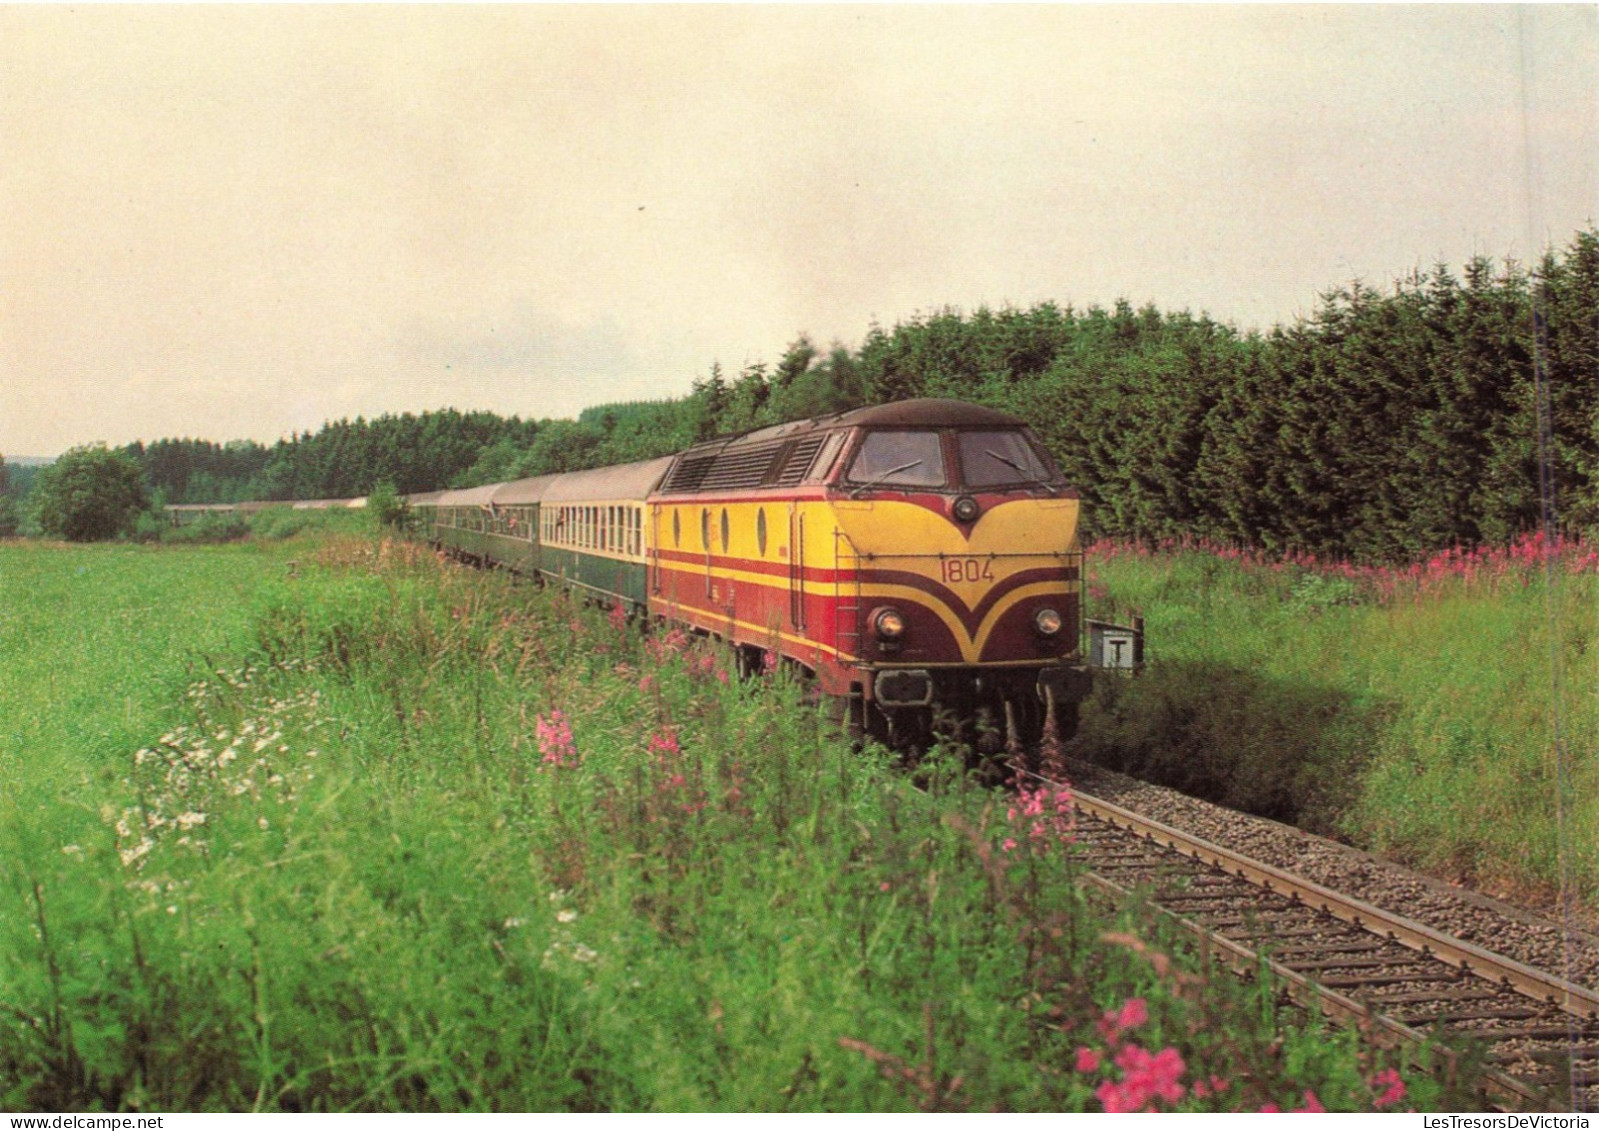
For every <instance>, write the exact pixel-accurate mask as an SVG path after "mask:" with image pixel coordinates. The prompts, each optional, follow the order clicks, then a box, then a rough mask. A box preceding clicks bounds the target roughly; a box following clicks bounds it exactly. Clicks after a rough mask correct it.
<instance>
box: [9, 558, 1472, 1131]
mask: <svg viewBox="0 0 1599 1131" xmlns="http://www.w3.org/2000/svg"><path fill="white" fill-rule="evenodd" d="M0 555H3V556H4V560H3V561H0V576H17V575H18V574H17V573H14V572H12V571H13V570H14V569H15V570H20V571H25V572H26V574H27V576H28V579H29V585H30V592H32V593H34V594H35V600H34V602H33V603H32V604H31V605H29V606H27V608H26V610H25V614H26V615H21V614H16V613H8V614H7V615H8V616H11V617H12V618H13V620H12V622H10V623H11V624H12V625H13V627H15V628H16V630H17V633H16V634H13V635H10V636H8V637H5V638H0V639H5V640H7V641H10V640H18V641H19V642H20V643H22V644H25V647H21V648H18V651H17V653H16V655H15V656H8V658H9V659H15V660H16V661H17V663H18V665H19V669H20V670H24V671H28V672H31V673H33V674H32V677H31V678H32V679H34V680H38V681H50V682H51V689H50V693H49V695H48V697H46V696H44V695H43V694H41V692H40V691H39V689H38V687H36V686H35V685H34V684H33V683H32V682H30V683H27V684H20V685H19V684H16V683H13V682H7V683H3V684H0V717H4V718H16V717H21V716H19V715H17V714H16V713H15V712H17V711H19V710H24V709H25V710H26V711H29V712H35V713H37V712H41V711H44V710H47V709H48V710H59V711H62V712H66V711H70V712H72V720H71V726H67V727H63V726H61V725H59V721H57V720H54V719H53V718H51V719H46V718H43V716H41V722H40V723H39V725H37V726H33V725H32V724H29V725H30V729H29V730H28V732H27V733H28V734H29V735H31V736H32V738H33V748H32V749H30V750H29V751H27V753H28V754H29V755H31V758H30V757H22V756H20V754H21V753H22V752H21V751H19V750H17V749H15V748H14V747H11V746H8V747H7V748H6V750H5V757H6V759H7V761H6V765H7V767H8V769H10V770H13V771H15V776H14V781H15V782H16V786H15V789H14V790H12V791H9V792H7V793H6V794H5V795H4V797H3V798H0V819H3V820H0V836H3V838H4V849H5V851H4V852H3V853H0V947H3V958H4V960H3V961H0V1107H5V1108H7V1109H12V1110H16V1109H22V1110H29V1109H33V1110H101V1109H104V1110H115V1109H130V1110H131V1109H153V1110H169V1111H171V1110H212V1109H225V1110H263V1111H266V1110H271V1111H302V1110H404V1111H441V1110H448V1111H455V1110H573V1111H595V1110H664V1111H685V1110H797V1111H822V1110H918V1109H924V1110H935V1109H936V1110H962V1111H967V1110H969V1111H986V1110H1039V1111H1042V1110H1064V1111H1075V1110H1087V1111H1098V1110H1109V1109H1113V1108H1130V1109H1137V1110H1142V1109H1143V1108H1146V1107H1154V1108H1156V1109H1157V1110H1196V1111H1197V1110H1204V1111H1233V1110H1248V1111H1253V1110H1257V1109H1259V1108H1261V1107H1264V1106H1267V1105H1269V1104H1274V1105H1276V1106H1278V1107H1279V1108H1281V1109H1283V1110H1289V1109H1291V1108H1295V1107H1302V1106H1306V1099H1305V1097H1306V1095H1307V1094H1310V1095H1313V1096H1314V1097H1315V1098H1316V1101H1317V1102H1318V1103H1320V1104H1322V1105H1325V1106H1326V1107H1328V1108H1334V1109H1336V1108H1339V1107H1343V1108H1363V1109H1371V1108H1375V1107H1384V1108H1391V1107H1392V1106H1394V1105H1396V1104H1400V1103H1401V1102H1402V1103H1404V1104H1414V1105H1416V1106H1418V1107H1422V1108H1425V1107H1426V1106H1428V1105H1430V1104H1440V1103H1443V1104H1447V1106H1449V1107H1450V1109H1451V1110H1456V1109H1458V1107H1459V1106H1460V1105H1461V1104H1462V1103H1468V1102H1469V1100H1465V1099H1463V1098H1462V1097H1458V1096H1448V1097H1445V1096H1444V1094H1443V1093H1441V1092H1440V1085H1438V1084H1437V1083H1436V1082H1435V1081H1434V1080H1433V1079H1432V1078H1431V1077H1430V1076H1428V1075H1426V1074H1425V1073H1418V1072H1417V1071H1416V1070H1414V1069H1412V1068H1409V1067H1407V1066H1405V1065H1403V1064H1400V1063H1398V1062H1392V1061H1386V1060H1381V1059H1374V1057H1376V1054H1373V1053H1370V1052H1369V1051H1365V1050H1364V1049H1363V1046H1362V1045H1361V1043H1360V1042H1359V1040H1358V1039H1357V1038H1356V1036H1355V1035H1353V1034H1346V1033H1339V1032H1329V1031H1327V1030H1326V1028H1325V1027H1324V1026H1322V1025H1321V1024H1320V1023H1319V1022H1318V1021H1317V1020H1316V1019H1314V1018H1308V1019H1307V1018H1302V1017H1296V1016H1295V1015H1292V1014H1283V1013H1280V1012H1279V1010H1278V1008H1277V1006H1276V1004H1275V1002H1276V999H1275V995H1274V991H1273V990H1272V989H1271V987H1270V986H1269V985H1268V984H1266V983H1264V982H1261V983H1258V984H1256V985H1253V986H1246V985H1243V984H1240V983H1238V982H1237V981H1236V980H1234V979H1233V978H1231V977H1230V976H1227V977H1223V976H1219V975H1215V974H1214V972H1212V971H1209V970H1206V969H1205V968H1204V967H1203V966H1200V965H1196V964H1195V961H1194V960H1193V959H1191V958H1189V957H1186V956H1185V955H1184V953H1183V952H1182V951H1181V949H1180V948H1179V947H1178V944H1176V943H1175V942H1174V941H1172V940H1170V939H1168V938H1167V937H1166V936H1165V935H1164V933H1163V929H1162V928H1161V927H1160V926H1159V924H1158V922H1157V921H1156V920H1153V919H1150V918H1149V917H1147V916H1146V914H1145V913H1144V912H1143V911H1142V910H1140V909H1139V908H1137V907H1132V908H1114V907H1110V908H1107V907H1101V906H1098V905H1094V904H1091V903H1090V902H1088V901H1087V900H1086V899H1085V897H1084V895H1083V894H1082V891H1081V890H1080V887H1079V885H1078V884H1077V882H1076V877H1077V874H1078V873H1077V869H1078V867H1079V864H1078V862H1077V851H1076V849H1075V848H1074V846H1073V841H1072V837H1073V830H1072V827H1071V822H1070V819H1069V810H1067V809H1066V808H1064V794H1065V792H1066V790H1067V789H1068V787H1067V785H1066V784H1065V782H1064V780H1063V779H1058V774H1059V763H1058V761H1057V762H1056V763H1052V764H1050V765H1048V766H1046V767H1045V769H1046V770H1047V771H1048V773H1050V774H1054V775H1057V777H1056V778H1051V779H1050V780H1048V781H1038V780H1035V779H1028V780H1029V781H1031V782H1032V784H1031V785H1030V786H1029V792H1028V793H1027V794H1025V795H1024V794H1021V793H1007V792H1003V791H996V790H995V789H993V788H991V787H990V786H988V785H986V784H984V783H983V781H981V780H979V779H978V778H976V777H975V776H974V775H973V774H971V773H970V772H969V771H968V768H967V765H968V762H967V752H965V751H963V750H960V749H956V748H953V747H948V746H941V747H935V749H933V750H932V751H930V752H929V753H928V755H927V756H926V758H925V759H924V760H923V761H922V763H921V765H920V766H919V767H917V772H916V773H915V774H907V773H906V772H905V771H904V768H903V767H902V766H900V765H899V764H897V762H896V760H895V759H894V758H893V757H891V756H890V755H889V754H888V753H887V752H886V751H883V750H881V749H878V748H876V747H872V746H869V747H867V748H866V749H865V750H859V751H857V750H855V749H852V747H851V745H850V743H849V742H848V740H847V739H846V738H844V737H842V736H840V735H838V734H837V733H835V728H834V727H833V726H832V725H831V724H830V723H829V721H828V719H827V715H826V712H825V711H820V710H818V709H817V708H816V707H814V706H811V705H808V703H807V694H806V692H807V689H806V687H805V686H804V683H803V681H802V680H801V679H800V678H799V677H798V676H797V675H796V673H794V672H793V671H791V670H790V669H789V667H788V665H786V664H772V665H765V666H763V665H759V664H756V665H751V666H753V667H755V668H756V669H757V670H756V671H754V672H752V673H750V675H749V676H748V677H746V678H744V679H740V678H738V677H737V676H736V675H735V674H734V672H735V670H736V669H735V665H734V658H733V657H732V656H731V655H730V654H729V653H728V652H726V651H725V650H723V649H721V648H719V647H716V646H714V645H713V644H711V643H710V642H708V641H706V640H703V639H699V638H696V637H694V636H692V635H691V634H689V633H686V632H683V631H682V630H680V629H674V628H671V627H668V626H660V625H657V626H645V625H642V624H641V623H639V621H638V619H637V618H633V619H632V620H631V621H630V619H629V617H628V616H627V615H626V612H625V611H624V612H621V613H618V612H616V611H615V610H605V609H589V608H585V607H583V606H582V604H581V603H579V602H576V601H574V600H573V599H571V598H570V597H568V596H566V595H564V594H562V593H559V592H555V591H552V590H543V589H540V588H539V587H537V586H534V585H532V584H530V583H527V582H525V581H523V582H519V581H517V580H515V579H512V578H509V577H506V576H504V575H494V574H485V573H480V572H476V571H472V570H467V569H463V568H459V567H456V566H454V565H451V564H449V563H446V562H444V561H441V560H440V559H438V558H437V557H435V556H434V555H433V554H431V553H429V552H426V551H425V550H422V549H419V548H418V547H416V546H412V545H407V544H405V543H400V542H393V541H389V540H386V539H374V538H372V537H365V538H360V537H337V538H327V537H324V538H322V539H320V540H318V541H311V542H307V541H303V540H301V541H296V540H293V539H291V540H289V541H287V542H284V543H271V544H257V545H256V546H254V547H224V548H206V549H198V548H174V547H167V548H160V547H152V548H148V549H144V550H139V551H135V552H124V553H121V554H118V555H107V554H102V553H100V552H98V551H97V550H96V549H95V548H88V549H77V548H63V549H60V550H56V551H52V552H51V553H49V554H43V553H40V552H38V551H36V550H32V549H29V550H20V551H19V550H14V549H12V548H11V547H9V546H7V547H0ZM290 559H292V560H293V562H294V563H295V564H294V566H293V567H292V568H290V567H289V562H290ZM86 565H87V566H88V567H92V568H93V569H94V570H95V571H96V572H97V573H98V574H99V576H98V577H97V581H98V582H99V584H100V586H101V587H102V589H103V590H104V591H105V592H106V593H108V594H110V595H111V598H112V599H115V600H118V601H123V602H126V601H128V599H129V594H130V593H133V592H137V593H139V594H140V595H141V596H140V599H139V601H138V602H137V607H138V608H140V609H141V610H142V615H141V617H140V618H137V619H134V618H129V619H127V620H126V621H124V620H122V619H121V618H119V617H117V616H114V615H112V613H113V611H114V607H113V606H107V605H104V604H98V603H97V602H96V600H95V599H94V598H93V596H92V592H91V591H88V590H85V589H83V588H82V587H80V586H78V585H76V584H75V583H74V582H75V579H76V577H77V575H75V574H74V572H73V571H74V570H78V569H82V568H85V567H86ZM219 576H225V577H226V578H227V581H228V583H227V584H220V583H218V582H217V580H216V578H218V577H219ZM162 618H174V620H175V622H176V623H180V624H183V625H199V626H208V627H206V628H205V635H204V637H203V639H204V646H203V648H199V649H193V650H190V651H188V652H185V651H184V649H183V648H182V647H181V646H176V647H170V649H169V650H168V651H152V650H151V649H149V648H138V647H127V648H125V647H123V646H122V645H121V644H120V643H119V642H118V641H116V640H113V641H111V642H109V643H105V644H102V645H100V648H99V653H98V654H103V655H105V656H110V657H114V658H115V661H116V665H115V667H114V668H108V667H107V666H105V664H104V663H102V664H99V665H95V664H87V663H86V664H81V665H65V666H61V665H54V666H50V667H48V669H47V668H45V667H42V666H40V665H39V663H38V661H37V657H41V656H45V655H49V654H50V650H51V649H57V650H61V649H66V650H67V651H68V652H70V651H71V642H72V641H74V640H77V639H79V638H80V637H84V638H88V637H93V636H95V635H96V634H99V636H100V637H101V638H103V637H104V634H105V626H106V625H107V624H108V623H111V624H113V625H120V626H122V628H121V631H124V632H127V633H131V634H133V637H134V638H135V639H136V640H139V641H143V642H145V643H147V644H153V643H155V642H157V641H158V640H159V641H162V642H163V643H165V644H168V645H170V644H171V642H170V641H168V640H167V638H166V637H164V636H162V632H163V631H165V630H163V629H161V627H160V625H161V623H162ZM213 618H214V619H213ZM113 635H114V634H113ZM0 646H5V647H17V645H16V644H10V643H7V644H4V645H0ZM165 656H172V657H175V658H173V659H171V660H170V662H168V661H167V660H164V659H160V658H155V659H152V657H165ZM30 663H31V664H33V666H32V667H30V666H29V664H30ZM141 680H154V681H155V687H156V688H157V689H159V690H161V691H162V695H150V694H146V693H145V692H144V691H143V690H141V691H140V692H139V694H138V696H137V697H135V696H134V694H133V693H132V692H131V691H130V693H129V694H128V695H126V696H118V695H115V694H107V691H108V689H110V688H115V687H121V686H127V687H129V688H140V689H143V688H145V687H146V684H145V683H142V682H141ZM52 705H58V706H52ZM29 717H32V716H29ZM64 718H65V716H63V719H64ZM96 732H103V735H104V737H103V738H102V739H101V740H100V741H98V742H79V741H77V740H76V738H75V736H80V735H86V734H93V733H96ZM5 741H7V742H8V743H11V742H14V741H15V740H14V739H13V738H10V737H7V738H6V739H5ZM1057 779H1058V780H1057ZM1135 1001H1136V1002H1138V1003H1140V1004H1137V1005H1133V1004H1131V1003H1133V1002H1135ZM1107 1014H1113V1015H1114V1017H1115V1018H1116V1020H1115V1023H1114V1025H1113V1026H1109V1025H1108V1023H1107V1022H1106V1021H1105V1018H1106V1015H1107ZM1379 1100H1381V1103H1379Z"/></svg>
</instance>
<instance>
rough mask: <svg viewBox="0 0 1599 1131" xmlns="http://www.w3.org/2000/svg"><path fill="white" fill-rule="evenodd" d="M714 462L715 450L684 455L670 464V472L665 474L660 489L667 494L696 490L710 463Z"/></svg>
mask: <svg viewBox="0 0 1599 1131" xmlns="http://www.w3.org/2000/svg"><path fill="white" fill-rule="evenodd" d="M715 462H716V453H715V452H712V453H710V454H709V455H703V456H684V457H683V458H682V459H680V460H678V461H677V462H676V463H675V464H673V465H672V474H671V475H669V476H667V478H666V482H665V483H663V484H662V485H661V490H662V491H664V492H665V493H666V494H668V495H675V494H677V493H678V492H682V491H698V490H699V489H700V484H701V483H703V482H705V476H706V473H707V472H709V471H710V470H711V465H712V464H713V463H715Z"/></svg>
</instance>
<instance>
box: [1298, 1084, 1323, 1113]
mask: <svg viewBox="0 0 1599 1131" xmlns="http://www.w3.org/2000/svg"><path fill="white" fill-rule="evenodd" d="M1326 1110H1327V1109H1326V1108H1324V1107H1322V1106H1321V1101H1320V1100H1318V1099H1317V1098H1316V1093H1315V1092H1312V1091H1310V1090H1308V1089H1307V1090H1306V1091H1305V1106H1304V1107H1296V1108H1294V1111H1296V1112H1302V1113H1303V1112H1310V1113H1315V1112H1325V1111H1326Z"/></svg>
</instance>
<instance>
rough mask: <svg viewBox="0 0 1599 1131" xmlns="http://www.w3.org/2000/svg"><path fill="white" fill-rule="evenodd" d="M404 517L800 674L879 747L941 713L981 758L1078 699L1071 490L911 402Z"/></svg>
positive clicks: (1000, 433)
mask: <svg viewBox="0 0 1599 1131" xmlns="http://www.w3.org/2000/svg"><path fill="white" fill-rule="evenodd" d="M409 501H410V503H411V506H412V508H413V512H414V514H415V515H416V516H417V519H418V529H419V531H420V532H421V534H422V536H423V537H425V538H427V539H429V540H430V541H432V542H434V543H435V544H437V545H438V546H440V547H442V548H444V549H446V550H447V551H449V552H451V553H453V554H455V555H457V556H459V557H462V558H464V559H468V560H471V561H475V562H479V563H482V564H493V565H497V566H502V567H505V568H508V569H512V570H516V571H518V572H519V573H523V574H526V575H529V576H532V577H536V578H540V579H542V580H546V581H551V582H558V583H560V584H564V585H567V586H571V587H574V588H576V589H578V590H581V591H583V592H584V593H586V594H588V595H590V596H592V597H594V598H596V599H597V600H599V601H601V602H604V603H607V604H617V603H620V604H622V605H623V606H624V607H626V608H627V609H628V610H629V611H630V612H637V613H640V614H647V615H649V616H650V617H653V618H660V619H663V620H666V621H670V622H672V623H675V624H681V625H685V626H687V627H689V628H691V629H693V630H695V631H698V632H701V633H705V634H709V635H713V636H715V637H718V638H720V639H722V640H725V641H727V642H728V643H729V644H730V645H732V646H733V647H734V648H736V649H737V650H738V653H739V655H740V658H741V661H742V662H743V663H745V664H747V665H749V666H752V667H753V666H758V665H760V664H762V663H765V662H768V661H769V660H771V659H774V658H781V659H782V660H785V661H787V662H789V663H792V664H795V665H798V666H799V667H800V668H801V669H803V671H804V672H805V673H807V674H808V675H810V676H813V677H814V680H815V686H816V688H817V690H818V691H819V692H821V693H822V694H823V695H826V696H828V697H831V698H832V699H833V700H834V701H836V702H837V703H839V704H840V705H841V706H842V707H843V708H844V710H845V713H846V717H847V719H848V720H849V722H850V723H851V725H852V726H853V727H856V728H858V729H859V730H860V731H862V732H864V733H869V734H872V735H874V736H876V737H879V738H882V739H884V740H886V741H890V742H897V741H900V740H902V739H903V740H911V741H914V740H916V739H917V738H919V737H921V736H923V735H925V734H926V733H927V732H928V730H929V728H930V727H931V725H932V723H933V720H934V717H935V715H936V714H937V713H938V712H939V711H940V710H945V711H947V712H948V717H949V718H951V719H954V720H964V721H967V722H971V723H973V724H975V728H976V731H977V733H975V734H973V735H972V737H973V738H974V739H975V740H977V741H978V742H979V743H987V744H989V745H991V746H992V745H997V743H998V742H999V741H1000V740H1001V737H1002V736H1006V735H1008V737H1011V738H1014V739H1017V740H1019V741H1023V742H1026V741H1028V740H1030V739H1032V738H1035V737H1037V735H1038V734H1039V733H1040V732H1041V730H1042V728H1043V726H1044V723H1045V720H1046V717H1049V716H1051V715H1052V716H1053V718H1054V719H1055V721H1056V725H1057V726H1058V727H1059V728H1060V729H1061V730H1062V731H1069V730H1070V729H1071V728H1072V727H1073V725H1074V724H1075V719H1076V712H1077V705H1078V704H1079V702H1080V701H1081V700H1082V699H1083V697H1084V696H1085V695H1086V694H1087V692H1088V689H1089V685H1090V680H1089V673H1088V668H1087V667H1086V665H1085V663H1084V657H1083V653H1082V648H1081V636H1082V632H1081V628H1082V611H1081V610H1082V554H1081V552H1080V550H1079V548H1078V541H1077V523H1078V498H1077V495H1076V493H1075V492H1074V491H1072V490H1071V489H1070V488H1069V487H1068V486H1067V485H1066V483H1065V482H1064V481H1063V479H1062V477H1061V475H1060V472H1059V470H1058V469H1057V468H1056V467H1055V464H1054V462H1053V461H1052V460H1051V459H1050V457H1049V455H1048V453H1047V452H1046V451H1045V450H1044V448H1043V446H1042V445H1041V444H1039V443H1038V441H1037V439H1036V437H1034V436H1033V434H1032V433H1031V431H1030V430H1029V429H1028V428H1027V427H1026V425H1025V424H1024V423H1023V422H1022V421H1021V420H1018V419H1017V418H1015V417H1013V416H1009V415H1007V414H1005V413H1001V412H996V411H994V410H992V409H988V408H982V407H979V406H977V405H971V404H966V403H963V402H960V401H952V400H912V401H903V402H899V403H896V404H890V405H883V406H878V407H874V408H864V409H857V410H855V411H852V412H845V413H841V414H838V415H835V416H828V417H821V418H818V419H813V420H805V421H799V422H795V423H790V424H783V425H779V426H776V427H773V428H765V429H761V430H759V431H755V432H750V433H746V434H744V435H740V436H736V437H733V438H730V439H720V440H715V441H712V442H709V443H705V444H701V445H699V446H697V447H693V448H690V449H689V450H687V451H685V452H682V453H680V454H678V455H675V456H668V457H665V458H662V459H656V460H648V461H645V462H642V463H634V464H626V465H622V466H618V467H607V468H600V469H598V470H593V471H580V472H573V473H570V474H564V475H548V476H541V477H538V478H534V479H524V480H519V481H516V482H512V483H498V484H491V485H488V486H484V487H473V488H469V489H464V490H454V491H443V492H432V493H429V494H426V495H415V496H411V497H410V500H409ZM1051 708H1053V710H1051ZM985 720H986V722H985Z"/></svg>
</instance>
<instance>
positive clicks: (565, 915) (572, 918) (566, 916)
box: [555, 907, 577, 923]
mask: <svg viewBox="0 0 1599 1131" xmlns="http://www.w3.org/2000/svg"><path fill="white" fill-rule="evenodd" d="M555 921H556V922H557V923H575V922H577V912H576V911H573V910H572V909H571V908H569V907H566V908H562V909H561V910H560V911H557V912H556V913H555Z"/></svg>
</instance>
